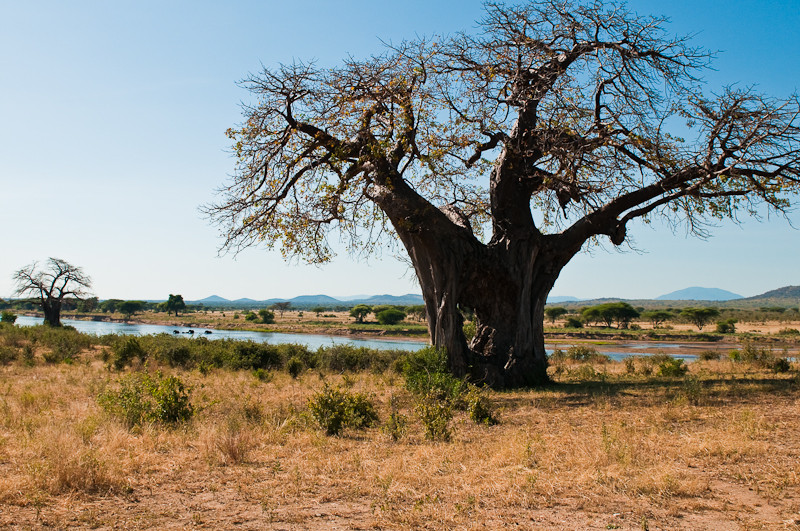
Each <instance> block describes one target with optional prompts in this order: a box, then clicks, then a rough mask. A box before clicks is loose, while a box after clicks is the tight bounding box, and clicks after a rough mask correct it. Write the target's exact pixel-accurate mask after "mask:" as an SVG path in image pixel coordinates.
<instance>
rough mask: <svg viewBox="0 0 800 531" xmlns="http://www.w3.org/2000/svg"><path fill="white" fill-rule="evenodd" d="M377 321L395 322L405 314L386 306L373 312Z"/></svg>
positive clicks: (382, 322) (383, 323)
mask: <svg viewBox="0 0 800 531" xmlns="http://www.w3.org/2000/svg"><path fill="white" fill-rule="evenodd" d="M375 317H376V318H377V319H378V322H379V323H380V324H382V325H393V324H397V323H399V322H400V321H402V320H403V319H405V318H406V314H405V312H403V311H400V310H398V309H396V308H388V309H386V310H382V311H380V312H378V313H376V314H375Z"/></svg>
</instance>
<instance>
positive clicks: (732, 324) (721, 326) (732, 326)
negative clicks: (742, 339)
mask: <svg viewBox="0 0 800 531" xmlns="http://www.w3.org/2000/svg"><path fill="white" fill-rule="evenodd" d="M716 331H717V333H718V334H733V333H735V332H736V319H726V320H724V321H720V322H718V323H717V330H716Z"/></svg>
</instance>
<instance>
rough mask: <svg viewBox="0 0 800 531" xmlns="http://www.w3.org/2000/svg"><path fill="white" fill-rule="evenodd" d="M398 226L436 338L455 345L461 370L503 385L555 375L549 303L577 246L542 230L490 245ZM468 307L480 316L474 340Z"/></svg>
mask: <svg viewBox="0 0 800 531" xmlns="http://www.w3.org/2000/svg"><path fill="white" fill-rule="evenodd" d="M398 233H399V234H400V238H401V240H402V241H403V243H404V244H405V246H406V249H407V250H408V253H409V256H410V257H411V260H412V263H413V264H414V268H415V270H416V273H417V278H418V279H419V282H420V287H421V288H422V295H423V298H424V299H425V307H426V310H427V319H428V330H429V332H430V337H431V343H432V344H433V345H434V346H437V347H443V348H445V349H446V350H447V355H448V361H449V365H450V370H451V371H452V372H453V373H454V374H455V375H457V376H462V377H463V376H466V377H469V378H470V379H472V380H474V381H476V382H483V383H487V384H488V385H491V386H493V387H498V388H500V387H524V386H534V385H540V384H542V383H545V382H547V381H548V376H547V353H546V351H545V345H544V329H543V327H544V307H545V303H546V301H547V295H548V294H549V292H550V290H551V289H552V287H553V284H554V283H555V281H556V278H558V274H559V272H560V271H561V269H562V268H563V266H564V265H565V264H566V263H567V262H568V261H569V258H571V256H572V254H574V252H571V250H560V251H559V250H556V247H555V246H553V245H551V244H550V242H548V241H544V240H543V239H542V238H539V240H538V241H537V242H534V241H533V240H522V241H515V242H509V241H505V240H504V241H499V242H494V243H490V244H489V245H484V244H482V243H480V242H478V241H477V240H474V239H469V238H458V237H452V235H450V236H448V237H442V235H440V234H439V235H437V234H434V233H433V231H426V232H423V233H413V234H409V233H406V232H403V231H398ZM578 247H579V246H578ZM465 309H471V310H474V312H475V318H476V327H477V332H476V334H475V337H474V338H473V339H472V340H471V341H470V342H469V343H467V341H466V339H465V336H464V333H463V326H462V325H463V316H462V313H461V310H465Z"/></svg>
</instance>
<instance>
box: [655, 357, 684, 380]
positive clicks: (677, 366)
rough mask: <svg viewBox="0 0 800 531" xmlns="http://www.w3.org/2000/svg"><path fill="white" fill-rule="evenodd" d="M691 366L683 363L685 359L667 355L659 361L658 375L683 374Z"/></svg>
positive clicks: (671, 375)
mask: <svg viewBox="0 0 800 531" xmlns="http://www.w3.org/2000/svg"><path fill="white" fill-rule="evenodd" d="M688 370H689V367H687V366H686V365H684V364H683V360H681V359H678V358H673V357H672V356H667V357H666V359H662V360H661V361H660V362H659V363H658V372H657V374H658V376H667V377H673V376H683V375H684V374H686V371H688Z"/></svg>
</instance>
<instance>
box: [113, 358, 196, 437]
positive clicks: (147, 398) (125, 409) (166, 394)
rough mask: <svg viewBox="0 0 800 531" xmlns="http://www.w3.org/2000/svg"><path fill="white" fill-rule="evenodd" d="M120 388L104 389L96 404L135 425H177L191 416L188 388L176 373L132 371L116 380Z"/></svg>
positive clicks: (126, 422)
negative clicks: (147, 423)
mask: <svg viewBox="0 0 800 531" xmlns="http://www.w3.org/2000/svg"><path fill="white" fill-rule="evenodd" d="M119 385H120V387H119V390H117V391H114V390H107V391H105V392H103V393H102V394H101V395H100V396H99V397H98V403H99V404H100V406H101V407H102V408H103V409H104V410H106V411H107V412H108V413H110V414H111V415H113V416H115V417H117V418H119V419H121V420H122V421H123V423H124V424H125V425H126V426H127V427H129V428H134V427H137V426H141V425H142V424H144V423H146V422H160V423H164V424H177V423H178V422H182V421H186V420H189V419H190V418H191V417H192V415H194V411H195V409H194V406H193V405H192V403H191V401H190V393H191V389H190V388H189V387H187V386H186V385H185V384H184V383H183V381H182V380H181V379H180V378H179V377H177V376H166V377H165V376H163V375H162V374H161V373H160V372H157V373H156V374H155V375H154V376H151V375H149V374H147V373H145V372H134V373H131V374H129V375H127V376H125V377H123V378H121V379H120V381H119Z"/></svg>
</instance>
